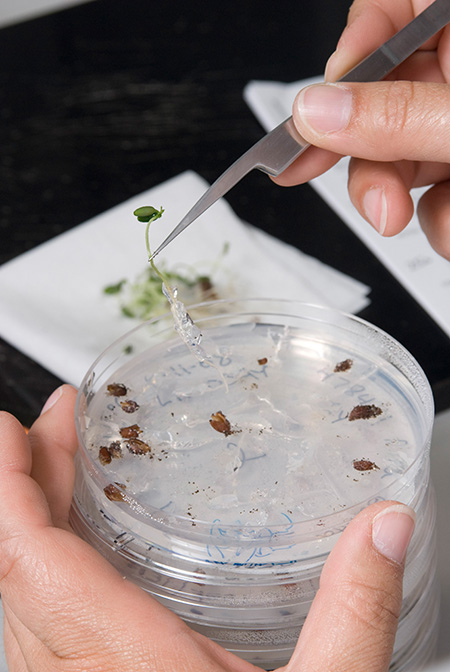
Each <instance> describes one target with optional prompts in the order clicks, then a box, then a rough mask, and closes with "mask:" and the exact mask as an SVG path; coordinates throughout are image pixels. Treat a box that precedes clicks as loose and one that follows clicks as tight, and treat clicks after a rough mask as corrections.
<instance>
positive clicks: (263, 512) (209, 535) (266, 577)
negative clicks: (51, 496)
mask: <svg viewBox="0 0 450 672" xmlns="http://www.w3.org/2000/svg"><path fill="white" fill-rule="evenodd" d="M189 314H190V316H191V317H192V319H193V320H194V322H195V324H196V325H197V326H198V328H199V329H200V332H201V333H202V339H203V340H202V348H203V349H206V351H207V353H208V361H205V360H203V361H200V360H199V359H198V358H196V357H195V356H194V354H195V353H194V354H193V352H192V349H188V348H187V347H186V344H185V343H184V342H182V341H181V339H180V338H179V336H178V335H177V334H176V333H175V332H174V326H173V321H172V318H171V316H170V315H165V316H162V317H159V318H157V319H155V320H151V321H149V322H147V323H144V324H143V325H140V326H139V327H137V328H136V329H134V330H133V331H131V332H130V333H128V334H126V335H125V336H124V337H122V338H121V339H120V340H119V341H117V342H115V343H114V344H113V345H112V346H110V348H108V349H107V350H106V351H105V353H103V354H102V355H101V356H100V357H99V358H98V359H97V361H96V362H94V364H93V365H92V367H91V368H90V370H89V371H88V372H87V374H86V377H85V379H84V381H83V383H82V385H81V388H80V392H79V395H78V400H77V409H76V423H77V432H78V436H79V445H80V449H79V453H78V456H77V475H76V483H75V493H74V500H73V506H72V512H71V522H72V525H73V527H74V529H75V530H76V531H77V532H78V534H80V536H82V537H84V538H85V539H86V540H87V541H89V542H90V543H91V544H92V545H93V546H94V547H96V548H97V549H98V550H99V551H100V552H101V553H102V554H103V555H105V556H106V557H107V558H108V559H109V560H110V561H111V562H112V564H114V565H115V566H116V567H117V568H118V569H119V570H120V571H121V572H123V573H124V575H126V576H128V578H130V579H131V580H133V581H134V582H135V583H137V584H138V585H139V586H141V587H142V588H143V589H144V590H147V591H148V592H149V593H151V594H152V595H154V596H155V597H156V598H157V599H158V600H159V601H160V602H161V603H163V604H164V605H166V606H167V607H169V608H170V609H172V610H173V611H175V613H177V614H178V615H179V616H180V617H181V618H183V619H184V620H185V621H186V622H187V623H188V624H189V625H190V626H191V627H193V628H194V629H196V630H198V631H200V632H202V633H204V634H206V635H207V636H209V637H211V638H212V639H214V640H215V641H217V642H219V643H220V644H222V645H223V646H225V647H226V648H227V649H228V650H230V651H233V652H235V653H236V654H237V655H239V656H240V657H242V658H244V659H246V660H249V661H251V662H252V663H254V664H256V665H259V666H260V667H262V668H263V669H273V668H274V667H276V666H279V665H285V664H286V663H287V661H288V660H289V657H290V655H291V653H292V651H293V648H294V646H295V642H296V640H297V638H298V634H299V631H300V629H301V626H302V624H303V622H304V620H305V618H306V616H307V613H308V609H309V606H310V604H311V601H312V599H313V597H314V595H315V592H316V591H317V588H318V581H319V577H320V571H321V569H322V567H323V564H324V562H325V560H326V558H327V556H328V554H329V552H330V550H331V549H332V547H333V546H334V544H335V543H336V541H337V539H338V538H339V535H340V533H341V532H342V530H343V529H344V528H345V526H346V525H347V524H348V522H349V521H350V520H351V519H352V518H353V517H354V516H355V515H356V514H357V513H358V512H359V511H360V510H362V509H363V508H364V507H365V506H367V505H368V504H370V503H372V502H375V501H380V500H387V499H394V500H397V501H402V502H404V503H406V504H408V505H410V506H412V507H413V508H414V509H415V510H416V512H417V526H416V531H415V535H414V538H413V541H412V543H411V547H410V552H409V555H408V562H407V568H406V572H405V591H404V605H403V610H402V616H401V621H400V626H399V635H398V646H397V645H396V651H395V652H394V657H393V667H392V669H393V670H395V669H397V668H398V669H400V666H401V665H402V664H403V662H402V661H403V660H404V658H405V655H404V654H403V653H402V652H404V651H407V650H409V649H410V646H409V644H410V642H412V641H415V642H416V635H417V629H418V623H419V624H421V623H422V620H423V619H424V618H425V616H426V615H427V614H430V613H431V612H433V614H434V611H433V609H435V605H436V602H437V600H438V597H437V593H438V590H437V588H436V587H435V586H436V582H435V580H434V576H435V561H434V558H435V544H434V542H433V533H434V518H435V503H434V495H433V492H432V488H431V486H430V482H429V445H430V436H431V429H432V423H433V414H434V413H433V400H432V395H431V391H430V387H429V384H428V382H427V380H426V377H425V375H424V373H423V371H422V369H421V368H420V366H419V365H418V363H417V362H416V361H415V360H414V358H413V357H412V356H411V355H410V354H409V353H408V352H407V351H406V350H405V349H404V348H403V347H402V346H401V345H400V344H399V343H398V342H397V341H395V340H394V339H392V338H391V337H390V336H389V335H388V334H386V333H384V332H382V331H380V330H379V329H377V328H376V327H375V326H373V325H371V324H369V323H367V322H365V321H363V320H360V319H358V318H355V317H353V316H350V315H345V314H342V313H339V312H337V311H333V310H330V309H327V308H321V307H318V306H311V305H305V304H301V303H299V302H294V301H283V300H266V299H253V300H245V301H214V302H210V303H208V304H199V305H198V306H191V307H190V308H189ZM424 595H426V596H427V599H425V597H424ZM427 620H429V619H427ZM431 630H432V631H430V629H429V628H428V629H427V627H426V626H424V627H422V628H419V631H420V633H422V634H421V637H422V640H423V641H422V640H421V641H419V642H418V643H417V642H416V644H417V647H416V648H417V650H418V651H419V650H420V652H421V655H422V657H423V652H424V651H428V650H430V651H431V650H432V649H433V647H432V645H431V644H429V641H430V642H431V641H432V640H433V637H434V631H435V627H433V628H431Z"/></svg>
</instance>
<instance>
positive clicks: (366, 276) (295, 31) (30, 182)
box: [0, 0, 450, 425]
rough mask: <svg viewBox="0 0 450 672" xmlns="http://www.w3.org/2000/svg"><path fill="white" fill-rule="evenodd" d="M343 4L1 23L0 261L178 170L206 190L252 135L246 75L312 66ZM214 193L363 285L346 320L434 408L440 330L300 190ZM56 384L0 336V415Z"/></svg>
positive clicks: (292, 75)
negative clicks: (360, 326) (378, 331)
mask: <svg viewBox="0 0 450 672" xmlns="http://www.w3.org/2000/svg"><path fill="white" fill-rule="evenodd" d="M349 4H350V2H349V0H333V1H332V2H330V0H315V1H314V2H286V1H285V0H280V1H279V2H276V3H275V2H270V1H268V0H261V1H259V2H252V1H249V2H242V1H241V2H238V1H237V0H227V1H226V2H221V3H219V2H215V3H207V2H204V1H199V0H189V1H188V2H186V1H185V0H172V2H164V3H163V2H158V3H156V2H152V1H151V0H127V2H119V1H117V0H94V1H93V2H89V3H87V4H82V5H79V6H76V7H73V8H71V9H67V10H65V11H62V12H58V13H55V14H51V15H48V16H44V17H41V18H39V19H35V20H31V21H27V22H24V23H21V24H17V25H14V26H9V27H6V28H3V29H2V30H0V235H1V238H0V263H3V262H6V261H8V260H9V259H12V258H13V257H15V256H17V255H19V254H21V253H23V252H25V251H26V250H28V249H31V248H33V247H35V246H36V245H39V244H40V243H42V242H44V241H46V240H48V239H50V238H52V237H53V236H55V235H57V234H59V233H62V232H63V231H66V230H68V229H70V228H72V227H74V226H76V225H78V224H80V223H81V222H84V221H85V220H87V219H89V218H91V217H93V216H94V215H96V214H98V213H100V212H103V211H104V210H106V209H107V208H110V207H112V206H114V205H116V204H118V203H120V202H122V201H123V200H125V199H127V198H129V197H131V196H133V195H135V194H137V193H139V192H142V191H144V190H146V189H149V188H150V187H152V186H155V185H157V184H159V183H161V182H163V181H164V180H166V179H168V178H170V177H172V176H174V175H177V174H179V173H181V172H182V171H184V170H188V169H192V170H194V171H196V172H197V173H198V174H200V175H201V176H202V177H204V178H205V179H206V180H208V181H209V182H212V181H213V180H214V179H215V178H216V177H218V175H219V174H220V173H221V172H222V171H223V170H224V169H225V168H227V167H228V165H229V164H230V163H231V162H232V161H233V160H234V159H236V158H237V157H238V156H239V155H240V154H241V153H242V152H243V151H244V150H246V149H247V148H248V147H249V146H250V145H251V144H253V143H254V142H255V141H256V140H258V139H259V138H260V137H261V136H262V134H263V131H262V129H261V127H260V125H259V123H258V122H257V121H256V119H255V118H254V116H253V114H252V113H251V111H250V110H249V109H248V107H247V105H246V104H245V102H244V100H243V97H242V91H243V88H244V86H245V85H246V84H247V82H248V81H250V80H252V79H259V80H279V81H285V82H291V81H295V80H298V79H302V78H305V77H309V76H312V75H318V74H320V73H321V72H323V69H324V65H325V63H326V60H327V58H328V56H329V54H330V53H331V52H332V51H333V50H334V48H335V45H336V41H337V39H338V37H339V34H340V32H341V30H342V28H343V27H344V25H345V21H346V16H347V12H348V8H349ZM227 199H228V201H229V202H230V204H231V205H232V207H233V209H234V211H235V212H236V214H237V215H238V216H239V217H241V218H242V219H244V220H246V221H249V222H251V223H252V224H255V225H257V226H259V227H260V228H261V229H263V230H265V231H267V232H269V233H271V234H272V235H275V236H277V237H279V238H280V239H282V240H284V241H286V242H287V243H290V244H292V245H294V246H297V247H298V248H300V249H301V250H302V251H304V252H306V253H308V254H311V255H314V256H315V257H317V258H319V259H320V260H322V261H323V262H325V263H327V264H329V265H330V266H333V267H335V268H338V269H339V270H341V271H344V272H345V273H348V274H349V275H351V276H352V277H354V278H357V279H359V280H361V281H363V282H365V283H367V284H368V285H369V286H370V287H371V288H372V292H371V295H370V298H371V304H370V306H369V307H367V308H366V309H364V310H363V311H362V312H361V313H360V315H361V317H363V318H364V319H367V320H369V321H370V322H372V323H374V324H376V325H378V326H379V327H381V328H382V329H384V330H386V331H387V332H389V333H390V334H391V335H393V336H394V337H395V338H397V339H398V340H399V341H400V342H401V343H402V344H403V345H404V346H405V347H407V348H408V349H409V350H410V352H411V353H412V354H413V355H414V356H415V357H416V358H417V359H418V361H419V362H420V364H421V365H422V367H423V368H424V369H425V372H426V373H427V375H428V377H429V380H430V382H431V385H432V388H433V391H434V395H435V401H436V406H437V408H438V409H443V408H447V407H449V406H450V341H449V339H448V337H447V336H446V335H445V334H444V333H443V332H442V331H441V330H440V329H439V328H438V327H437V326H436V324H435V323H434V322H433V321H432V319H431V318H430V317H429V316H428V315H427V314H426V313H425V311H424V310H423V309H421V307H420V306H419V305H418V304H417V303H416V302H415V301H414V300H413V299H412V298H411V297H410V296H409V294H408V293H407V292H406V291H405V290H404V289H403V288H402V287H401V286H400V285H399V283H398V282H397V281H396V280H395V279H394V278H393V277H392V276H391V275H390V273H389V272H388V271H387V270H386V269H385V268H384V267H383V266H382V265H381V264H380V263H379V262H378V261H377V259H376V258H375V257H374V256H373V255H372V253H371V252H370V251H369V250H367V248H366V247H365V246H364V245H363V244H362V243H361V242H360V241H359V239H358V238H357V237H356V236H355V235H354V234H353V233H352V232H351V231H350V230H349V229H348V228H347V226H346V225H345V224H343V223H342V222H341V221H340V219H339V218H338V217H337V215H336V214H335V213H334V212H332V211H331V210H330V208H329V207H328V206H327V205H326V204H325V203H324V202H323V201H322V200H321V198H320V197H319V196H318V195H317V194H316V193H315V192H314V190H313V189H312V188H311V187H310V186H309V185H301V186H298V187H293V188H290V189H283V188H280V187H277V186H275V185H274V184H272V182H271V181H270V180H269V179H268V178H267V176H265V175H263V174H262V173H259V172H258V171H254V172H253V173H251V174H250V175H249V176H247V177H246V178H245V179H244V180H243V181H242V182H241V183H240V184H239V185H237V186H236V187H235V188H234V189H233V190H232V191H231V192H230V193H229V194H228V196H227ZM30 282H32V277H30ZM55 282H57V278H55ZM0 319H1V315H0ZM59 383H60V381H59V380H58V379H57V378H55V376H53V375H52V374H50V373H49V372H48V371H46V370H45V369H43V368H42V367H41V366H39V365H38V364H36V363H35V362H33V361H32V360H30V359H29V358H28V357H26V356H25V355H24V354H22V353H21V352H19V351H17V350H16V349H15V348H14V347H13V345H11V344H8V343H6V342H4V341H1V340H0V408H2V409H5V410H8V411H10V412H13V413H14V414H16V415H17V416H18V417H19V419H20V420H21V421H22V422H23V423H24V424H26V425H28V424H30V423H31V422H32V421H33V419H34V418H35V417H36V416H37V414H38V413H39V410H40V408H41V406H42V404H43V403H44V401H45V399H46V397H47V396H48V395H49V394H50V393H51V391H52V390H53V389H54V388H55V387H56V386H57V385H58V384H59Z"/></svg>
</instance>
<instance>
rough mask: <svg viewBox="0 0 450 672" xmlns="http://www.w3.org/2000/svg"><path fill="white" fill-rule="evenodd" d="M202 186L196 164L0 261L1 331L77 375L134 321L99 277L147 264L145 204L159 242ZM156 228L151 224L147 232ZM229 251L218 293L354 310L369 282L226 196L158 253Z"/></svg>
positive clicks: (190, 256) (186, 255)
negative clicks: (302, 247)
mask: <svg viewBox="0 0 450 672" xmlns="http://www.w3.org/2000/svg"><path fill="white" fill-rule="evenodd" d="M207 187H208V185H207V183H206V182H205V181H204V180H203V179H201V178H200V177H199V176H198V175H196V174H195V173H192V172H187V173H183V174H182V175H179V176H177V177H175V178H173V179H171V180H169V181H168V182H165V183H164V184H161V185H159V186H157V187H154V188H153V189H150V190H149V191H147V192H145V193H143V194H139V195H138V196H135V197H133V198H131V199H130V200H129V201H126V202H125V203H122V204H120V205H118V206H116V207H114V208H112V209H111V210H109V211H107V212H104V213H102V214H101V215H99V216H97V217H94V218H93V219H91V220H90V221H88V222H86V223H84V224H81V225H80V226H77V227H76V228H74V229H72V230H71V231H68V232H66V233H64V234H62V235H60V236H57V237H56V238H54V239H52V240H50V241H48V242H47V243H44V244H43V245H40V246H39V247H37V248H35V249H34V250H31V251H29V252H26V253H25V254H22V255H21V256H19V257H17V258H16V259H13V260H12V261H10V262H8V263H6V264H4V265H3V266H2V267H1V268H0V316H1V317H0V336H2V337H3V338H4V339H6V340H7V341H9V342H10V343H11V344H12V345H14V346H15V347H17V348H18V349H20V350H22V351H23V352H24V353H26V354H27V355H29V356H30V357H32V358H33V359H35V360H36V361H37V362H39V363H40V364H42V365H43V366H44V367H46V368H47V369H48V370H49V371H51V372H53V373H54V374H56V375H57V376H59V377H60V378H62V379H63V380H66V381H68V382H70V383H73V384H74V385H79V383H80V382H81V380H82V377H83V375H84V374H85V372H86V371H87V369H88V368H89V366H90V365H91V364H92V362H93V361H94V360H95V358H96V357H97V356H98V355H99V354H101V352H102V351H103V350H104V349H105V348H106V347H107V346H108V345H109V344H110V343H112V342H113V341H114V340H115V339H116V338H118V337H119V336H121V335H122V334H124V333H125V332H127V331H128V330H130V329H131V328H133V327H134V326H135V324H136V322H135V321H133V320H130V319H128V318H126V317H124V316H123V315H121V313H120V309H119V307H118V304H117V302H116V301H114V300H112V297H108V296H105V294H104V292H103V289H104V287H105V286H107V285H110V284H114V283H116V282H118V281H119V280H121V279H122V278H128V279H130V280H134V279H135V278H136V276H137V275H138V274H139V273H140V272H142V270H143V269H145V268H146V266H147V254H146V249H145V242H144V240H145V239H144V230H145V224H141V223H139V222H138V221H137V220H136V217H134V216H133V210H135V209H136V208H137V207H139V206H141V205H153V206H154V207H157V208H159V207H161V206H163V207H164V208H165V213H164V217H163V218H162V219H160V220H158V222H157V223H155V224H154V225H153V226H154V228H153V230H152V244H153V246H154V247H155V248H156V245H158V244H159V242H161V241H162V240H163V238H165V237H166V235H167V234H168V233H169V232H170V231H171V230H172V228H173V227H174V226H175V225H176V224H177V223H178V221H179V220H180V219H181V218H182V216H183V215H184V214H185V213H186V212H187V211H188V210H189V208H190V207H191V206H192V205H193V204H194V203H195V202H196V200H197V199H198V198H199V197H200V196H201V195H202V194H203V192H204V191H205V189H206V188H207ZM153 231H154V233H153ZM224 242H228V243H229V252H228V254H227V255H226V257H225V259H224V261H223V263H222V264H220V265H219V268H218V270H217V272H216V273H215V275H214V285H215V287H216V288H217V291H218V294H219V295H220V297H221V298H234V297H246V298H250V297H255V298H260V297H267V298H287V299H289V298H290V299H296V300H299V301H305V302H309V303H316V304H322V305H329V306H332V307H335V308H338V309H341V310H344V311H347V312H357V311H358V310H360V309H361V308H362V307H364V306H365V305H366V304H367V302H368V299H367V293H368V288H367V287H366V286H365V285H362V284H361V283H358V282H356V281H353V280H351V279H350V278H348V277H346V276H344V275H343V274H341V273H339V272H337V271H335V270H333V269H331V268H329V267H327V266H325V265H324V264H321V263H320V262H319V261H317V260H316V259H312V258H311V257H308V256H307V255H305V254H303V253H301V252H300V251H298V250H296V249H294V248H292V247H290V246H288V245H286V244H284V243H282V242H281V241H279V240H276V239H275V238H273V237H271V236H269V235H267V234H265V233H263V232H262V231H260V230H258V229H256V228H255V227H253V226H250V225H249V224H245V223H243V222H242V221H241V220H239V219H238V218H237V217H236V215H235V214H234V213H233V211H232V209H231V208H230V206H229V205H228V204H227V203H226V201H224V200H223V199H222V200H221V201H219V202H218V203H216V204H215V205H214V206H213V207H212V208H210V210H208V211H207V212H206V213H205V214H204V215H202V217H201V218H199V219H198V220H197V221H196V222H194V224H192V226H191V227H189V229H188V230H186V231H185V232H184V233H183V234H182V235H180V236H179V237H178V238H177V239H175V240H174V241H173V242H172V243H171V244H170V245H169V246H168V247H167V248H166V250H164V252H162V253H161V255H160V257H158V261H159V260H160V259H161V260H164V262H165V265H166V267H168V268H170V267H171V266H172V265H176V264H178V263H180V262H186V263H188V264H190V265H193V266H196V265H199V266H201V265H202V264H203V265H204V262H205V261H208V260H210V261H213V260H214V259H215V258H216V257H217V256H218V255H219V254H220V251H221V249H222V247H223V244H224Z"/></svg>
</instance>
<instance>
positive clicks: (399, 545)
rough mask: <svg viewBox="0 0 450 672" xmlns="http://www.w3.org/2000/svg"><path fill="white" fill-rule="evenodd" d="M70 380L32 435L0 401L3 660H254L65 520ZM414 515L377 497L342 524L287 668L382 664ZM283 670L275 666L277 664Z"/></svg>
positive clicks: (143, 665) (76, 666)
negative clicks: (165, 600)
mask: <svg viewBox="0 0 450 672" xmlns="http://www.w3.org/2000/svg"><path fill="white" fill-rule="evenodd" d="M74 401H75V390H74V389H73V388H71V387H69V386H63V387H61V388H59V389H58V390H57V391H56V392H55V393H54V394H53V395H52V397H50V399H49V401H48V402H47V404H46V406H44V409H43V412H42V414H41V416H40V417H39V418H38V420H37V421H36V422H35V423H34V425H33V427H32V428H31V430H30V432H29V434H28V436H27V435H26V434H25V432H24V430H23V429H22V427H21V425H20V423H19V422H18V421H17V420H15V418H13V417H12V416H11V415H9V414H7V413H0V591H1V595H2V602H3V609H4V614H5V626H4V637H5V650H6V656H7V660H8V666H9V667H8V669H9V672H25V671H27V672H35V671H36V672H43V671H44V670H45V672H94V671H95V672H100V671H101V672H112V671H114V672H115V671H116V670H121V671H122V672H139V671H140V670H142V671H144V670H145V672H153V671H155V672H194V671H195V672H252V671H253V672H255V671H256V670H257V669H258V668H256V667H254V666H253V665H251V664H250V663H247V662H245V661H243V660H240V659H239V658H236V657H235V656H234V655H232V654H231V653H228V652H227V651H225V650H224V649H222V648H221V647H220V646H218V645H217V644H215V643H213V642H212V641H210V640H208V639H206V638H205V637H203V636H202V635H199V634H198V633H196V632H193V631H191V630H190V629H189V628H188V627H187V626H186V625H185V624H184V623H183V622H182V621H181V620H180V619H179V618H178V617H177V616H175V615H174V614H172V613H171V612H170V611H168V610H167V609H165V608H164V607H162V606H161V605H160V604H159V603H158V602H156V600H154V599H153V598H152V597H150V596H149V595H148V594H147V593H145V592H144V591H143V590H141V589H140V588H138V587H137V586H135V585H134V584H132V583H130V582H129V581H127V580H126V579H124V578H123V577H122V576H121V574H120V573H119V572H118V571H116V570H115V569H114V568H113V567H112V566H111V565H110V564H109V563H108V562H107V561H106V560H105V559H104V558H103V557H102V556H100V555H99V554H98V553H97V552H96V551H95V550H94V549H93V548H91V547H90V546H89V545H88V544H87V543H85V542H84V541H82V540H81V539H79V538H78V537H77V536H75V534H74V533H73V532H72V531H71V529H70V526H69V522H68V515H69V508H70V503H71V496H72V489H73V480H74V463H73V457H74V454H75V452H76V447H77V440H76V435H75V429H74V422H73V416H74ZM413 527H414V522H413V514H412V512H411V511H410V510H409V509H408V508H407V507H405V506H404V505H399V504H395V503H393V502H379V503H377V504H374V505H372V506H370V507H369V508H367V509H366V510H364V511H363V512H362V513H361V514H359V515H358V516H357V517H356V518H355V519H354V520H353V521H352V522H351V523H350V525H349V526H348V527H347V529H346V530H345V531H344V533H343V534H342V536H341V538H340V540H339V542H338V543H337V545H336V546H335V548H334V550H333V552H332V553H331V555H330V557H329V559H328V561H327V563H326V565H325V568H324V570H323V573H322V579H321V587H320V590H319V592H318V594H317V596H316V598H315V600H314V603H313V605H312V608H311V611H310V614H309V616H308V618H307V621H306V624H305V626H304V627H303V630H302V633H301V636H300V640H299V643H298V645H297V648H296V651H295V653H294V655H293V657H292V659H291V661H290V663H289V664H288V665H287V666H286V667H285V668H283V670H284V672H303V671H305V672H306V670H307V671H308V672H314V671H315V670H316V671H317V672H319V671H320V672H323V670H331V669H332V670H333V671H334V672H367V670H370V671H371V672H386V670H387V669H388V667H389V660H390V657H391V654H392V647H393V642H394V638H395V632H396V628H397V619H398V614H399V611H400V606H401V600H402V576H403V562H404V556H405V554H406V548H407V545H408V543H409V540H410V537H411V534H412V531H413ZM279 672H281V670H280V671H279Z"/></svg>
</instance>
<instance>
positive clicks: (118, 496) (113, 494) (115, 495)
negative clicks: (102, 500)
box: [103, 483, 125, 502]
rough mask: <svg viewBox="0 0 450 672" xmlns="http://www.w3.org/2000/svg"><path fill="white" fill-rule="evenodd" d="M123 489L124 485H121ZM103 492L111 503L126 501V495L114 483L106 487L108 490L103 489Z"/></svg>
mask: <svg viewBox="0 0 450 672" xmlns="http://www.w3.org/2000/svg"><path fill="white" fill-rule="evenodd" d="M120 487H121V488H123V487H125V486H123V485H120ZM103 492H104V493H105V495H106V496H107V498H108V499H109V500H110V501H111V502H124V501H125V493H124V492H122V490H120V489H119V488H118V487H117V485H114V484H113V483H110V484H109V485H107V486H106V488H104V489H103Z"/></svg>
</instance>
